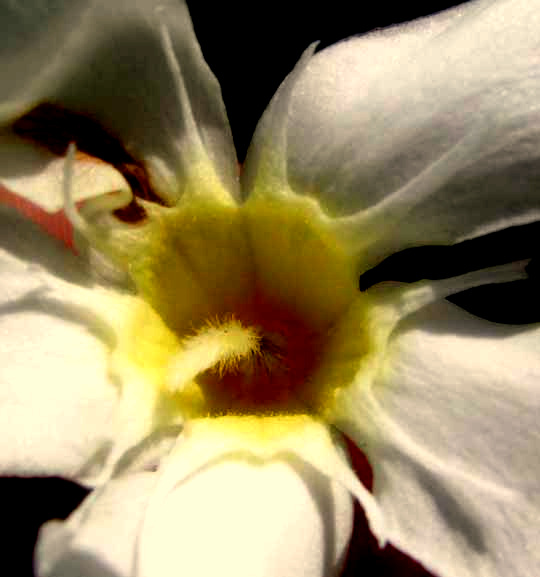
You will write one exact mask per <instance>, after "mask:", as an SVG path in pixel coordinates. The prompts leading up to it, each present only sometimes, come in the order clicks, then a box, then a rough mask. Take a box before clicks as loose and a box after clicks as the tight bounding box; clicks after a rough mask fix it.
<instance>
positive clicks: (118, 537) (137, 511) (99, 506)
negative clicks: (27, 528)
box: [35, 473, 159, 577]
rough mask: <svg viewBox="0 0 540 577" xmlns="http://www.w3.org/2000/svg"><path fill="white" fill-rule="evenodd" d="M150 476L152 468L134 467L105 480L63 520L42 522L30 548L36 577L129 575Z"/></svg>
mask: <svg viewBox="0 0 540 577" xmlns="http://www.w3.org/2000/svg"><path fill="white" fill-rule="evenodd" d="M156 479H157V474H156V473H138V474H136V475H130V476H129V477H125V478H121V479H116V480H113V481H110V482H109V483H108V485H107V486H106V487H105V488H103V489H100V490H99V493H98V492H97V490H96V491H95V492H94V493H92V494H90V495H89V496H88V497H87V498H86V500H85V501H84V502H83V503H82V505H81V506H80V507H79V509H77V510H76V511H75V512H74V513H73V514H72V515H71V516H70V517H69V518H68V519H67V520H66V521H65V522H62V521H50V522H49V523H46V524H45V525H44V526H43V527H42V528H41V531H40V534H39V539H38V543H37V548H36V552H35V556H36V559H35V560H36V571H37V574H38V575H39V577H48V576H50V577H75V576H76V577H133V576H134V575H135V572H134V566H135V563H134V560H135V558H136V550H137V539H138V535H139V530H140V527H141V524H142V521H143V518H144V513H145V509H146V505H147V502H148V499H149V498H150V496H151V494H152V489H153V487H154V485H155V482H156ZM158 575H159V574H158V573H156V577H157V576H158Z"/></svg>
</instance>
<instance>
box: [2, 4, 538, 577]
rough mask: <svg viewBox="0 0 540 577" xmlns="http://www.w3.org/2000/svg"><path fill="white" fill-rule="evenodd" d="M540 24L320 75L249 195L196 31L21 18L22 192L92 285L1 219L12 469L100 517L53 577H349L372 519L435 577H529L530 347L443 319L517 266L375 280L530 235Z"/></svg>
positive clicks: (76, 525)
mask: <svg viewBox="0 0 540 577" xmlns="http://www.w3.org/2000/svg"><path fill="white" fill-rule="evenodd" d="M537 4H538V3H537V2H528V3H525V2H524V1H518V2H508V1H500V2H491V3H488V2H486V1H480V2H474V3H470V4H468V5H465V6H463V7H460V8H458V9H456V10H453V11H450V12H446V13H442V14H440V15H438V16H436V17H433V18H430V19H427V20H421V21H418V22H415V23H412V24H409V25H407V26H405V27H401V28H394V29H390V30H388V31H383V32H375V33H373V34H370V35H367V36H364V37H360V38H357V39H351V40H349V41H347V42H343V43H340V44H337V45H336V46H334V47H331V48H329V49H326V50H323V51H321V52H319V53H316V54H315V53H314V50H315V47H314V46H312V47H311V48H309V49H308V50H307V51H306V52H305V54H304V55H303V56H302V58H301V60H300V62H299V63H298V65H297V66H296V68H295V69H294V70H293V72H291V74H290V75H289V76H288V77H287V78H286V79H285V81H284V83H283V84H282V86H281V87H280V89H279V90H278V92H277V94H276V96H275V97H274V99H273V100H272V102H271V103H270V105H269V107H268V109H267V110H266V112H265V114H264V116H263V118H262V119H261V121H260V124H259V126H258V128H257V130H256V133H255V136H254V139H253V143H252V147H251V149H250V152H249V154H248V158H247V160H246V163H245V165H244V168H243V173H242V176H241V180H239V178H238V175H237V167H236V158H235V155H234V149H233V146H232V140H231V136H230V131H229V128H228V123H227V119H226V115H225V111H224V107H223V104H222V101H221V96H220V91H219V87H218V85H217V82H216V80H215V79H214V77H213V76H212V74H211V73H210V71H209V70H208V68H207V66H206V64H205V62H204V60H203V58H202V54H201V52H200V49H199V46H198V44H197V42H196V40H195V37H194V32H193V29H192V26H191V22H190V19H189V15H188V13H187V9H186V7H185V5H184V4H183V3H182V2H173V1H172V0H171V1H170V2H167V1H164V2H163V3H161V4H160V5H159V6H158V7H156V6H155V5H154V3H153V2H147V1H145V0H139V1H137V2H128V1H127V0H116V1H115V2H110V1H109V2H102V1H96V2H92V3H90V4H85V5H84V6H80V5H79V4H78V3H75V4H73V3H69V4H62V3H60V4H53V5H52V6H49V7H47V8H46V9H45V8H43V7H41V6H40V5H39V4H37V3H36V4H35V5H33V6H32V7H31V8H30V7H28V6H26V7H20V6H19V7H17V8H15V7H14V6H11V5H9V6H8V5H6V7H5V8H4V10H5V12H6V13H5V14H3V18H2V22H4V26H5V27H6V29H7V30H8V32H7V34H6V35H5V36H4V41H5V42H6V46H7V47H8V50H7V51H5V52H4V53H3V56H2V58H3V60H2V62H1V65H2V66H3V70H4V78H8V79H9V82H6V83H5V86H3V88H2V90H3V91H4V93H3V94H2V99H3V105H2V106H1V107H0V118H1V120H2V125H3V126H4V127H5V130H4V131H3V135H2V137H3V139H2V143H1V144H2V147H1V150H2V152H3V154H4V163H3V164H2V174H3V178H2V181H3V182H4V184H5V186H6V187H7V188H8V189H10V190H11V191H12V192H14V193H16V194H17V195H19V196H20V197H23V198H25V199H27V200H29V201H32V202H33V203H35V204H37V205H38V206H40V207H41V208H42V209H44V210H48V211H53V212H54V211H56V210H58V209H60V208H62V207H63V208H64V210H65V213H66V215H67V216H68V218H69V220H70V221H71V223H72V225H73V228H74V231H75V234H76V238H75V244H76V246H77V249H78V251H79V252H80V255H79V256H78V257H76V256H74V255H70V254H67V253H66V251H65V250H64V249H63V248H62V247H60V246H58V245H57V244H54V243H53V241H52V240H51V239H47V238H43V235H40V234H39V233H38V231H37V230H36V229H34V228H32V227H31V226H30V225H29V224H28V223H27V222H25V221H24V220H23V219H22V218H21V217H20V216H18V215H15V214H14V213H13V212H12V211H10V210H9V209H3V210H2V218H3V220H4V226H3V227H2V230H3V231H4V232H3V239H2V243H3V247H4V248H3V252H2V266H3V270H4V271H5V272H4V278H5V279H6V280H5V282H6V286H7V291H6V293H5V294H4V301H3V303H2V304H3V307H4V310H3V312H4V315H3V317H2V323H3V328H2V330H3V331H4V333H3V334H4V335H5V337H4V339H3V349H2V353H3V355H5V356H4V358H3V359H2V367H3V376H2V379H3V382H2V385H3V387H4V399H5V400H4V403H3V406H2V409H3V410H4V411H5V416H4V422H6V423H9V425H8V426H7V427H6V430H5V431H3V432H4V436H3V439H4V441H3V443H4V445H3V458H2V462H3V466H4V471H5V472H6V473H17V474H27V475H45V474H59V475H63V476H65V477H67V478H71V479H75V480H77V481H79V482H83V483H87V484H88V485H90V486H93V487H95V488H94V491H93V493H92V494H91V495H90V496H89V497H88V499H87V500H86V501H85V502H84V503H83V505H82V506H81V507H80V508H79V509H78V510H77V511H76V512H75V513H74V514H73V515H72V516H71V517H70V518H69V519H68V520H67V521H66V522H65V523H60V522H52V523H49V524H47V525H46V526H45V528H44V529H43V530H42V534H41V538H40V543H39V545H38V568H39V571H40V573H41V574H42V575H65V574H68V575H83V574H88V575H92V574H100V575H103V574H110V575H122V576H124V575H144V576H146V575H160V577H161V576H163V575H169V574H170V575H172V574H177V573H181V574H189V575H197V574H198V575H208V574H213V573H216V572H217V571H219V572H220V573H225V574H233V575H235V576H240V575H244V574H245V575H250V576H252V575H280V576H284V577H285V576H287V575H295V576H296V575H305V576H306V577H307V576H312V575H313V576H314V575H332V574H336V573H337V572H338V571H339V568H340V565H341V563H342V561H343V557H344V552H345V549H346V545H347V542H348V539H349V536H350V531H351V514H352V500H351V496H354V497H355V498H356V499H358V501H359V502H360V503H361V505H362V507H363V508H364V510H365V512H366V515H367V518H368V521H369V524H370V527H371V529H372V531H373V533H374V534H375V536H376V537H377V539H378V540H379V543H380V544H384V543H385V542H387V541H389V542H391V543H394V544H396V545H397V546H399V547H400V548H402V549H403V550H404V551H406V552H408V553H409V554H411V555H412V556H414V557H415V558H417V559H419V560H420V561H422V562H423V563H424V564H425V565H426V566H427V567H428V568H429V569H430V570H433V571H435V572H436V573H437V574H438V575H441V576H442V577H446V576H449V577H450V576H456V575H459V576H460V577H461V576H465V577H467V576H473V575H474V576H476V575H486V576H494V575H503V574H504V575H506V574H511V575H523V576H525V575H530V574H531V571H534V568H535V567H537V566H538V562H539V559H538V553H537V552H536V547H535V541H536V535H537V528H538V520H539V511H538V480H537V477H538V475H537V472H538V466H539V462H538V425H537V418H536V416H537V414H538V408H539V407H538V404H539V399H538V395H536V394H535V393H536V390H535V389H536V379H537V377H538V374H539V372H540V363H539V361H538V352H539V344H538V343H539V341H538V337H539V328H538V327H537V326H536V327H534V326H532V327H527V328H526V329H525V330H522V329H519V330H518V329H516V328H515V327H505V326H499V325H492V324H489V323H487V322H484V321H480V320H479V319H476V318H474V317H472V316H470V315H468V314H465V313H464V312H463V311H461V310H459V309H457V308H456V307H453V306H451V305H449V304H448V303H446V302H445V301H444V300H443V299H444V297H445V296H447V295H450V294H452V293H455V292H458V291H462V290H464V289H466V288H469V287H474V286H478V285H481V284H487V283H497V282H507V281H510V280H515V279H519V278H524V277H525V276H526V273H525V271H524V265H525V263H523V262H518V263H511V264H509V265H500V266H495V267H492V268H490V269H484V270H480V271H474V272H470V273H466V274H464V275H461V276H458V277H453V278H448V279H442V280H438V281H421V282H418V283H412V284H410V285H403V284H383V285H379V286H375V287H373V288H371V289H370V290H368V291H365V292H360V291H359V290H358V281H357V279H358V276H359V274H361V273H362V272H364V271H366V270H368V269H370V268H371V267H373V266H375V265H376V264H378V263H379V262H381V261H382V260H383V259H384V258H385V257H386V256H389V255H390V254H392V253H394V252H396V251H398V250H401V249H403V248H406V247H410V246H418V245H423V244H428V243H429V244H451V243H455V242H459V241H461V240H464V239H468V238H473V237H476V236H479V235H482V234H486V233H487V232H491V231H494V230H499V229H502V228H506V227H508V226H512V225H515V224H523V223H527V222H532V221H535V220H538V219H539V216H540V209H539V205H540V196H539V193H538V190H537V182H538V178H537V170H538V169H537V165H538V151H537V149H538V147H537V146H536V145H537V143H538V128H537V123H536V124H535V122H534V120H535V119H536V117H537V109H536V108H535V107H537V104H536V103H537V100H538V92H539V83H538V74H537V73H536V69H537V65H538V57H537V56H536V55H537V54H538V53H539V51H538V43H539V41H538V39H537V34H536V30H537V26H536V25H535V24H537V23H538V15H537V10H535V5H537ZM509 13H511V14H512V18H511V19H510V21H509V18H508V15H509ZM44 16H46V17H47V21H46V22H47V26H46V28H44V27H43V17H44ZM75 23H76V25H75V26H74V24H75ZM28 38H32V43H28ZM36 46H38V47H39V50H36ZM60 47H61V48H62V50H61V52H60V51H59V49H60ZM9 49H12V50H16V51H17V52H16V54H17V58H12V55H13V52H9ZM441 62H442V63H444V66H441ZM388 79H391V83H392V86H391V91H390V89H389V86H388V84H389V80H388ZM120 87H121V88H122V89H121V90H120V89H119V88H120ZM70 143H74V144H70ZM36 144H38V145H40V147H39V146H38V147H36ZM6 161H9V162H6ZM518 177H519V186H514V181H515V180H516V179H517V178H518ZM24 206H25V208H26V209H28V205H24ZM96 275H97V276H96ZM339 431H341V432H343V433H345V434H347V435H348V436H349V437H350V438H351V439H353V441H354V442H355V443H356V444H357V445H359V446H361V448H362V450H363V451H364V452H365V453H366V455H367V456H368V458H369V460H370V463H371V465H372V467H373V470H374V488H373V493H370V492H369V491H368V490H367V489H366V488H365V487H364V486H363V485H362V483H361V482H360V481H359V480H358V479H357V478H356V476H355V475H354V473H353V471H352V469H351V467H350V466H349V464H348V461H347V455H346V449H345V446H344V444H343V439H342V437H341V435H340V433H339Z"/></svg>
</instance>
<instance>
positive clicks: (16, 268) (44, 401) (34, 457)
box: [0, 211, 117, 479]
mask: <svg viewBox="0 0 540 577" xmlns="http://www.w3.org/2000/svg"><path fill="white" fill-rule="evenodd" d="M2 217H3V218H2V219H1V221H0V222H1V228H0V244H1V245H2V248H0V269H1V274H2V294H1V296H0V313H1V314H0V357H1V358H0V423H2V435H1V437H2V450H1V457H0V468H1V470H2V472H3V473H4V474H5V473H8V474H18V475H62V476H65V477H71V478H75V477H76V478H79V479H81V478H83V477H84V478H86V477H85V476H86V475H90V474H91V471H90V469H88V468H87V467H88V466H89V465H90V464H91V462H92V461H95V464H96V465H98V464H99V462H100V461H101V458H102V457H103V456H104V455H103V453H104V452H105V450H106V448H107V443H108V442H109V441H110V433H111V417H112V411H113V409H114V407H115V405H116V397H117V391H116V389H115V387H114V386H113V384H112V383H111V382H110V381H109V379H108V376H107V374H108V372H107V355H108V349H107V344H106V337H107V335H106V333H105V332H103V331H104V327H101V326H100V322H99V317H97V316H95V311H93V309H92V303H94V302H95V300H96V295H95V293H94V292H93V291H92V290H90V289H83V288H82V287H80V286H78V285H77V284H72V283H84V282H87V283H88V282H89V281H90V278H89V275H88V274H87V273H86V271H85V270H84V268H83V267H82V266H81V264H80V263H79V262H78V261H77V260H76V258H75V257H74V255H71V254H70V253H68V251H67V250H65V249H64V248H63V247H62V246H61V245H60V244H59V243H57V242H56V241H55V240H52V239H50V238H47V237H46V236H45V235H42V234H40V233H39V231H37V229H36V228H35V227H34V226H33V225H32V224H30V223H28V222H25V221H24V220H23V219H21V218H19V217H16V216H13V215H9V213H5V211H4V213H3V214H2ZM36 253H37V254H36ZM38 256H39V257H41V266H39V265H38V264H36V261H35V259H36V257H38ZM70 257H71V258H70ZM62 277H63V278H62ZM66 279H69V280H70V281H71V282H67V280H66ZM83 302H84V303H85V304H84V305H83V304H82V303H83Z"/></svg>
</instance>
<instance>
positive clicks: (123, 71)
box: [0, 0, 237, 196]
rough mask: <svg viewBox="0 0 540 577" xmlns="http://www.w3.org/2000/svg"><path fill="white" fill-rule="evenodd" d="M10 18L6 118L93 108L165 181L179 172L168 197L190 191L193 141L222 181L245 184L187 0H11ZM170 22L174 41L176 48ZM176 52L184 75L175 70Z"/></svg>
mask: <svg viewBox="0 0 540 577" xmlns="http://www.w3.org/2000/svg"><path fill="white" fill-rule="evenodd" d="M0 22H1V25H0V26H1V30H2V56H1V58H0V72H1V73H2V78H3V82H2V87H1V89H0V90H1V92H0V100H1V101H2V102H3V104H2V105H1V106H0V121H1V123H2V124H4V125H6V124H9V123H10V122H11V121H13V120H14V119H15V117H16V116H19V115H21V114H23V113H24V112H26V111H28V110H29V109H30V108H31V107H32V106H34V105H36V104H37V103H40V102H45V101H46V102H52V103H54V104H59V105H61V106H63V107H65V108H67V109H68V110H70V111H73V112H81V113H84V114H87V115H89V116H91V117H92V118H93V119H95V120H97V121H98V122H100V123H101V124H102V125H103V127H104V128H106V129H107V130H109V131H110V132H111V133H112V134H113V135H115V136H117V137H119V138H120V139H121V141H122V142H123V143H124V145H125V146H126V147H127V148H128V149H129V151H130V152H131V153H132V154H134V155H135V156H136V158H138V159H141V160H146V161H148V162H149V165H150V166H149V168H150V169H155V170H158V172H161V174H157V173H156V174H152V175H151V176H153V177H155V178H156V179H159V180H160V182H161V184H162V185H163V179H164V178H165V179H169V182H168V184H169V186H170V187H171V188H172V189H173V190H168V191H164V192H165V195H166V196H173V195H174V194H178V193H179V192H180V191H179V190H178V189H179V185H178V181H179V182H182V176H183V174H184V173H185V171H186V170H188V168H189V167H186V166H183V164H182V163H183V161H186V160H187V159H186V149H188V148H190V147H193V145H194V142H195V141H197V142H199V143H202V145H203V148H204V151H205V153H206V154H207V155H208V156H209V159H210V160H211V162H212V164H213V165H214V168H215V169H216V172H217V174H218V175H219V178H220V179H221V181H222V183H223V184H224V185H225V186H226V187H227V188H229V190H230V191H234V190H235V187H236V180H237V179H236V174H237V166H236V158H235V153H234V148H233V144H232V137H231V134H230V129H229V126H228V121H227V118H226V114H225V109H224V105H223V102H222V99H221V92H220V88H219V85H218V83H217V81H216V79H215V77H214V76H213V75H212V73H211V72H210V70H209V69H208V67H207V65H206V63H205V61H204V59H203V57H202V54H201V51H200V48H199V45H198V43H197V40H196V38H195V35H194V32H193V27H192V25H191V20H190V18H189V14H188V11H187V8H186V6H185V3H184V2H182V1H180V0H179V1H172V0H171V1H169V0H165V1H164V2H160V4H159V7H157V6H156V3H155V2H153V1H151V0H136V1H133V0H113V1H109V0H93V1H91V2H82V1H76V2H72V1H56V2H54V3H50V2H47V3H43V2H40V1H39V2H38V1H35V2H25V3H24V4H23V5H19V4H15V3H12V2H8V3H4V4H3V5H2V8H1V10H0ZM162 24H164V25H165V27H166V29H167V31H168V33H169V34H170V37H171V39H172V43H171V48H172V52H170V53H167V50H166V49H165V47H164V41H163V38H164V37H163V35H162V32H161V31H160V26H161V25H162ZM171 55H173V58H176V60H178V64H179V66H180V75H178V69H171V61H170V58H169V59H168V56H171ZM179 87H180V92H181V93H180V92H179ZM191 152H192V151H191ZM159 167H161V168H159ZM163 170H164V171H165V173H163ZM177 179H178V181H177Z"/></svg>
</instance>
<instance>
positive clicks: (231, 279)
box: [109, 196, 369, 418]
mask: <svg viewBox="0 0 540 577" xmlns="http://www.w3.org/2000/svg"><path fill="white" fill-rule="evenodd" d="M147 210H148V220H147V222H146V223H144V224H142V225H140V226H139V228H129V229H128V230H127V232H125V233H124V232H123V230H122V229H119V230H114V231H112V232H111V237H110V240H111V241H112V242H114V245H112V244H109V247H111V246H113V248H112V250H109V254H112V256H113V257H115V258H116V259H117V260H118V261H119V262H124V263H127V266H128V269H129V272H130V274H131V276H132V278H133V279H134V281H135V283H136V285H137V288H138V294H139V295H140V297H139V298H137V299H136V301H135V302H134V303H133V306H130V314H129V315H128V321H127V323H125V324H124V329H123V331H122V338H121V339H120V341H119V343H118V347H117V352H116V360H118V359H119V358H122V359H124V360H127V362H128V363H129V365H130V366H131V367H133V365H136V369H137V370H139V371H142V372H144V373H145V380H146V381H147V382H151V383H153V384H154V387H155V390H156V391H161V393H164V394H165V397H162V401H161V406H163V403H164V401H165V400H166V399H168V400H167V401H166V404H167V407H168V409H167V410H169V409H170V408H171V407H177V410H178V412H179V413H180V414H182V415H184V416H187V417H188V418H197V417H204V416H218V415H246V414H257V415H274V414H299V413H302V414H305V413H309V414H319V415H320V414H322V413H323V412H324V411H325V410H326V408H327V406H328V404H329V403H330V402H331V399H332V395H333V393H334V391H335V389H336V388H337V387H341V386H344V385H346V384H347V383H348V382H349V380H350V379H351V378H352V377H353V374H354V373H355V370H356V363H357V361H358V360H359V359H360V358H361V357H363V356H364V354H365V352H366V350H367V348H368V347H369V343H368V341H367V340H366V339H367V337H366V338H364V337H362V338H358V334H360V333H361V329H360V333H359V324H358V323H357V322H354V323H353V325H354V326H352V327H346V326H345V325H343V321H344V318H345V316H346V315H347V313H348V311H349V310H350V307H351V304H352V303H353V302H355V301H356V300H357V298H358V289H357V278H356V270H355V260H354V259H353V257H351V256H350V255H349V254H348V253H347V252H346V251H344V250H343V247H342V246H341V245H340V244H339V242H337V240H336V238H335V236H334V235H333V234H332V230H331V228H330V226H329V225H328V223H327V221H326V220H325V218H324V216H323V215H322V213H321V211H320V209H319V207H318V206H315V205H314V204H312V203H310V201H309V200H307V199H299V200H297V199H292V200H288V201H280V202H279V203H278V202H273V201H267V200H264V201H263V200H257V199H254V200H250V201H249V202H247V203H245V204H243V205H240V206H238V205H234V204H232V203H231V204H227V202H222V201H220V200H209V199H207V198H204V197H200V198H199V197H196V196H192V197H191V198H190V199H189V202H185V203H179V204H178V205H177V206H175V207H172V208H161V207H148V208H147ZM124 234H126V235H127V236H126V240H125V241H124V240H123V236H122V235H124ZM350 334H353V335H355V338H354V341H349V335H350ZM343 343H345V344H346V346H345V347H343V346H342V344H343ZM338 345H339V346H338ZM117 366H118V364H117ZM120 368H121V369H122V367H120ZM123 368H125V363H124V365H123ZM338 368H339V370H337V369H338ZM117 372H118V373H120V372H121V371H117ZM119 376H120V377H121V378H122V376H121V375H119ZM161 393H159V394H161Z"/></svg>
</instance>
